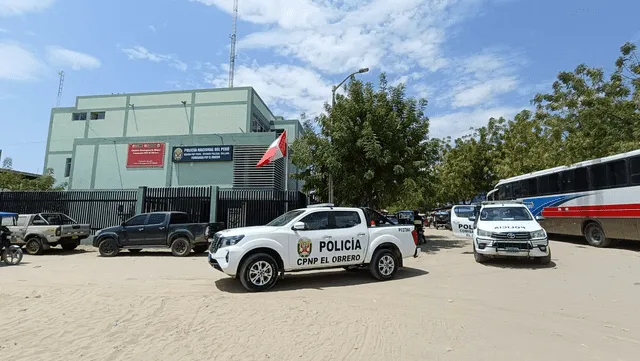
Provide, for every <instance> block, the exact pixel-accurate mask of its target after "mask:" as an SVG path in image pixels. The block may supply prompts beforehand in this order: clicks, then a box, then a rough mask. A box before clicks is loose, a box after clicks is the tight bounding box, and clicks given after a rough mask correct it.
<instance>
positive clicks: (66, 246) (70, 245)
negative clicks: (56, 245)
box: [62, 243, 78, 251]
mask: <svg viewBox="0 0 640 361" xmlns="http://www.w3.org/2000/svg"><path fill="white" fill-rule="evenodd" d="M76 248H78V245H77V244H75V243H63V244H62V249H64V250H65V251H73V250H74V249H76Z"/></svg>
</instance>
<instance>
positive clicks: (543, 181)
mask: <svg viewBox="0 0 640 361" xmlns="http://www.w3.org/2000/svg"><path fill="white" fill-rule="evenodd" d="M538 194H539V195H541V196H543V195H546V194H549V176H548V175H543V176H542V177H538Z"/></svg>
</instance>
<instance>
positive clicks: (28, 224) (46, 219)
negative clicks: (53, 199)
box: [7, 213, 91, 255]
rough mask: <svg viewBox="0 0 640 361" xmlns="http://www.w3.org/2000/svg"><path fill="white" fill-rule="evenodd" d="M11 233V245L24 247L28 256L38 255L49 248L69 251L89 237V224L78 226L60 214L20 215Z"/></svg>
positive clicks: (11, 226) (12, 226) (72, 220)
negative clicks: (58, 247)
mask: <svg viewBox="0 0 640 361" xmlns="http://www.w3.org/2000/svg"><path fill="white" fill-rule="evenodd" d="M7 228H9V230H10V231H11V233H12V236H11V244H14V245H18V246H20V247H24V248H25V249H26V251H27V253H28V254H30V255H40V254H43V253H44V252H45V251H46V250H48V249H49V248H51V247H56V246H58V245H59V246H61V247H62V249H64V250H67V251H70V250H73V249H76V247H78V246H79V245H80V241H82V240H83V239H85V238H88V237H89V236H90V235H91V226H90V225H89V224H79V223H78V222H76V221H75V220H74V219H72V218H71V217H69V216H67V215H66V214H62V213H38V214H21V215H19V216H18V220H17V221H16V223H15V225H10V226H8V227H7Z"/></svg>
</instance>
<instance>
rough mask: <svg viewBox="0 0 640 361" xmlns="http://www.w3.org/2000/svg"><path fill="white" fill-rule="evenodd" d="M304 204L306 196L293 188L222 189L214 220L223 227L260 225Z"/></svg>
mask: <svg viewBox="0 0 640 361" xmlns="http://www.w3.org/2000/svg"><path fill="white" fill-rule="evenodd" d="M306 206H307V198H306V196H305V195H304V194H303V193H300V192H296V191H288V192H287V191H276V190H258V189H256V190H244V189H242V190H240V189H221V190H219V191H218V199H217V205H216V221H217V222H223V223H224V225H225V226H226V228H236V227H245V226H259V225H264V224H267V223H269V222H270V221H271V220H273V219H274V218H276V217H278V216H280V215H281V214H283V213H285V212H287V211H290V210H293V209H297V208H302V207H306Z"/></svg>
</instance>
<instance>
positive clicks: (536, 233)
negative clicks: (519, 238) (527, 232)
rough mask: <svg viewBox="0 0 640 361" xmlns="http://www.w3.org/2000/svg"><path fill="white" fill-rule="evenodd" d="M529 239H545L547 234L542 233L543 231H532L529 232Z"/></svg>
mask: <svg viewBox="0 0 640 361" xmlns="http://www.w3.org/2000/svg"><path fill="white" fill-rule="evenodd" d="M531 238H532V239H536V238H547V232H545V231H544V229H541V230H538V231H534V232H531Z"/></svg>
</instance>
